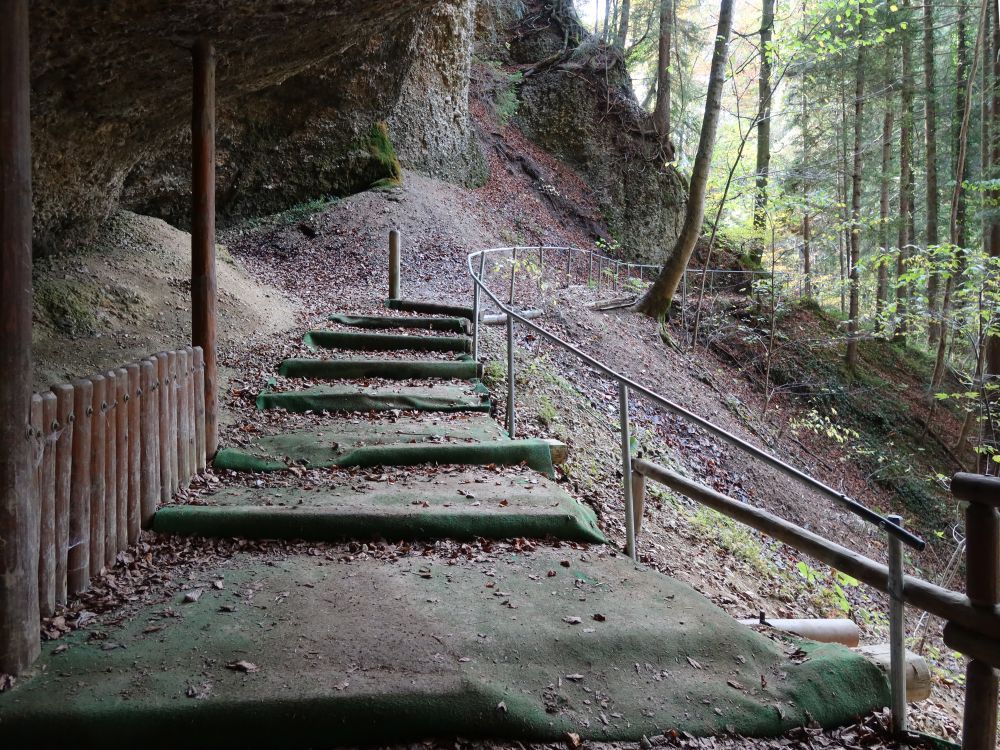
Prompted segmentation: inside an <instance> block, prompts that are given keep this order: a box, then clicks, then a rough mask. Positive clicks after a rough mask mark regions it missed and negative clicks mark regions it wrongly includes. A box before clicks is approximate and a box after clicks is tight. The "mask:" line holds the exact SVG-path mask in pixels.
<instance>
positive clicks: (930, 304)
mask: <svg viewBox="0 0 1000 750" xmlns="http://www.w3.org/2000/svg"><path fill="white" fill-rule="evenodd" d="M923 17H924V142H925V144H926V148H927V154H926V157H927V159H926V160H927V217H926V219H927V225H926V229H927V252H928V253H929V254H931V253H933V252H934V246H935V245H937V244H938V242H939V239H938V173H937V101H936V100H935V94H934V11H933V9H932V5H931V3H930V2H924V13H923ZM931 257H932V259H933V257H934V256H933V255H931ZM939 286H940V274H939V273H938V272H937V270H936V269H935V268H934V263H933V260H932V265H931V269H930V275H929V276H928V278H927V312H928V317H929V320H928V324H927V339H928V343H930V344H934V343H936V342H937V339H938V336H939V334H940V331H941V323H940V322H939V317H938V316H939V312H938V296H939V293H938V288H939Z"/></svg>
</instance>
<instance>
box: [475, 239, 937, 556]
mask: <svg viewBox="0 0 1000 750" xmlns="http://www.w3.org/2000/svg"><path fill="white" fill-rule="evenodd" d="M519 251H525V252H530V251H534V252H539V251H541V252H543V253H544V252H546V251H560V252H577V253H589V254H590V255H591V256H595V255H596V254H595V253H593V252H592V251H586V250H580V249H579V248H570V247H558V246H549V245H540V246H538V245H536V246H528V247H524V246H513V247H497V248H489V249H486V250H477V251H475V252H472V253H469V255H468V257H467V265H468V272H469V276H470V277H471V278H472V281H473V289H474V299H473V308H474V316H473V317H474V321H473V328H474V334H473V335H474V338H475V339H476V340H477V341H478V331H479V309H480V303H481V299H480V294H481V293H482V294H486V296H487V297H489V299H490V300H491V301H492V302H493V304H495V305H496V306H497V307H498V308H499V309H500V310H501V311H502V312H503V313H504V314H505V315H506V316H507V331H508V347H509V351H508V368H509V369H508V381H509V382H508V404H507V409H508V426H509V428H510V430H509V431H510V432H511V433H513V406H514V404H513V378H512V377H511V376H510V373H512V371H513V346H511V339H512V336H513V323H514V321H517V322H518V323H520V324H522V325H524V326H527V327H528V328H530V329H531V330H532V331H534V332H535V333H537V334H538V335H539V336H542V337H543V338H545V339H546V340H548V341H550V342H551V343H553V344H556V345H557V346H559V347H561V348H563V349H565V350H566V351H568V352H570V353H572V354H573V355H574V356H576V357H577V358H578V359H580V360H582V361H583V362H585V363H586V364H587V365H589V366H590V367H591V368H593V369H594V370H597V371H598V372H600V373H602V374H603V375H605V376H606V377H607V378H609V379H611V380H613V381H615V382H617V383H618V385H619V388H625V389H628V390H631V391H634V392H635V393H638V394H639V395H641V396H643V397H645V398H646V399H648V400H649V401H652V402H653V403H655V404H657V405H659V406H661V407H663V408H664V409H666V410H667V411H669V412H671V413H673V414H675V415H677V416H679V417H682V418H684V419H686V420H688V421H689V422H693V423H694V424H696V425H698V426H699V427H701V428H702V429H703V430H705V431H706V432H709V433H711V434H712V435H714V436H716V437H717V438H720V439H721V440H723V441H725V442H726V443H728V444H729V445H732V446H734V447H736V448H739V449H740V450H743V451H745V452H746V453H749V454H750V455H752V456H753V457H754V458H757V459H759V460H760V461H762V462H764V463H766V464H767V465H769V466H771V467H772V468H774V469H777V470H778V471H781V472H782V473H784V474H786V475H788V476H790V477H793V478H794V479H797V480H798V481H800V482H802V483H803V484H806V485H808V486H809V487H811V488H813V489H814V490H817V491H818V492H820V493H821V494H823V495H825V496H827V497H829V498H831V499H833V500H835V501H836V502H838V503H840V504H841V505H843V506H844V507H845V508H847V509H848V510H849V511H851V512H852V513H854V514H855V515H857V516H858V517H860V518H862V519H864V520H865V521H867V522H868V523H871V524H873V525H874V526H877V527H879V528H880V529H882V530H883V531H885V532H886V533H888V534H889V535H890V536H893V537H895V538H897V539H899V540H900V541H902V542H903V543H904V544H906V545H908V546H910V547H912V548H913V549H916V550H922V549H924V547H925V546H926V542H924V540H923V539H921V538H920V537H918V536H916V535H915V534H912V533H910V532H909V531H907V530H906V529H903V528H900V527H899V526H897V525H896V524H894V523H892V521H890V520H889V519H888V518H886V517H885V516H882V515H880V514H878V513H876V512H875V511H873V510H871V509H870V508H868V507H866V506H864V505H862V504H861V503H859V502H858V501H856V500H854V499H852V498H850V497H848V496H847V495H846V494H844V493H843V492H839V491H838V490H836V489H834V488H832V487H830V486H829V485H827V484H825V483H823V482H821V481H820V480H818V479H816V478H815V477H812V476H810V475H809V474H806V473H805V472H803V471H801V470H799V469H797V468H795V467H794V466H792V465H791V464H788V463H786V462H785V461H782V460H781V459H780V458H778V457H777V456H774V455H772V454H770V453H768V452H767V451H765V450H763V449H761V448H758V447H757V446H755V445H753V444H752V443H748V442H747V441H746V440H743V439H742V438H740V437H737V436H736V435H733V434H732V433H731V432H729V431H727V430H725V429H723V428H722V427H719V426H718V425H716V424H714V423H713V422H710V421H709V420H707V419H705V418H704V417H701V416H699V415H697V414H695V413H694V412H692V411H689V410H688V409H685V408H684V407H683V406H681V405H680V404H677V403H675V402H673V401H671V400H670V399H668V398H666V397H665V396H661V395H660V394H659V393H656V392H655V391H651V390H650V389H648V388H646V387H645V386H643V385H641V384H640V383H637V382H636V381H635V380H632V379H631V378H629V377H628V376H626V375H623V374H622V373H620V372H618V371H617V370H614V369H612V368H611V367H609V366H608V365H606V364H604V363H603V362H601V361H599V360H597V359H594V358H593V357H591V356H590V355H588V354H586V353H584V352H583V351H581V350H580V349H578V348H577V347H576V346H574V345H573V344H571V343H569V342H568V341H565V340H564V339H562V338H560V337H559V336H557V335H555V334H554V333H551V332H550V331H548V330H546V329H545V328H543V327H541V326H540V325H538V324H536V323H534V322H532V321H531V320H529V319H528V318H526V317H524V316H523V315H521V314H520V313H518V312H517V311H516V310H515V309H513V307H512V306H511V305H510V304H504V303H503V302H501V301H500V299H499V298H498V297H497V295H496V294H494V293H493V292H492V291H491V290H490V289H489V287H487V285H486V284H485V283H484V282H483V279H482V273H483V267H484V265H485V260H486V255H487V254H494V253H510V254H511V255H512V256H515V257H516V254H517V253H518V252H519ZM604 257H605V258H606V256H604ZM473 258H478V259H479V261H480V262H479V275H477V274H476V272H475V270H474V269H473ZM606 260H608V261H609V262H612V263H618V262H620V261H617V260H616V259H614V258H606ZM623 403H624V406H625V409H627V403H628V402H627V391H626V398H625V399H624V401H623ZM622 416H623V425H627V421H628V416H627V412H626V413H625V414H624V415H622ZM511 437H513V434H511ZM628 473H629V472H628V471H626V477H625V480H626V481H625V487H626V490H625V494H626V516H627V523H626V532H627V534H628V536H629V547H630V548H631V549H630V550H629V552H630V554H632V555H633V556H634V538H633V537H632V534H633V533H634V530H633V523H632V518H631V517H630V516H631V510H632V508H631V497H630V489H629V481H628V479H629V477H628Z"/></svg>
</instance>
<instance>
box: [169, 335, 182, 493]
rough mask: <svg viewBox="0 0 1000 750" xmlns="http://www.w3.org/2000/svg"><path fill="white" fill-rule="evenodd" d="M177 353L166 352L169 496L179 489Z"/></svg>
mask: <svg viewBox="0 0 1000 750" xmlns="http://www.w3.org/2000/svg"><path fill="white" fill-rule="evenodd" d="M177 375H178V372H177V352H175V351H174V352H167V378H166V381H167V383H168V385H167V400H168V404H167V429H168V433H167V447H168V448H169V449H170V496H171V497H173V495H174V493H175V492H177V490H178V489H179V488H180V480H181V467H180V454H179V453H178V452H177V402H178V401H179V400H180V399H179V397H178V393H177V389H178V387H179V386H180V384H179V382H178V378H177Z"/></svg>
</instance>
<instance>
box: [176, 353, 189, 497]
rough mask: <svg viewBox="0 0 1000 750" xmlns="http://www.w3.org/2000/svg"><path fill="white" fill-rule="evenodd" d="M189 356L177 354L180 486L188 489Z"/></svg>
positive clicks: (178, 465)
mask: <svg viewBox="0 0 1000 750" xmlns="http://www.w3.org/2000/svg"><path fill="white" fill-rule="evenodd" d="M187 386H188V356H187V351H185V350H184V349H180V350H178V352H177V467H178V470H179V471H180V481H179V485H180V486H181V487H182V488H184V489H187V487H188V485H190V484H191V463H190V460H189V459H190V456H189V455H188V408H189V405H188V387H187Z"/></svg>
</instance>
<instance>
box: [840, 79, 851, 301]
mask: <svg viewBox="0 0 1000 750" xmlns="http://www.w3.org/2000/svg"><path fill="white" fill-rule="evenodd" d="M840 128H841V130H840V132H841V138H840V169H839V170H838V173H837V203H838V204H839V205H840V206H841V209H840V225H841V231H840V232H838V233H837V260H838V261H839V262H840V314H841V315H847V277H848V275H849V274H850V269H849V268H848V261H847V254H848V252H850V246H851V212H850V209H849V208H848V206H847V175H848V174H849V171H850V166H849V165H848V163H847V92H846V91H845V89H844V82H843V81H841V86H840Z"/></svg>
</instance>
